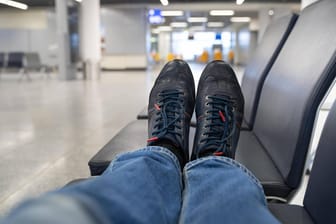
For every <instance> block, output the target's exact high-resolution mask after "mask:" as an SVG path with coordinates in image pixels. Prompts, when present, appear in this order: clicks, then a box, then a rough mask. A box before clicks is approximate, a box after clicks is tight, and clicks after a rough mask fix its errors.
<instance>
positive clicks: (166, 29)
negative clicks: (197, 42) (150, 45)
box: [158, 26, 172, 32]
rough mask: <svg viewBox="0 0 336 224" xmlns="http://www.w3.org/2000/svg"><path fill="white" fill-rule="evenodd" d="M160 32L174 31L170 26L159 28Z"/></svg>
mask: <svg viewBox="0 0 336 224" xmlns="http://www.w3.org/2000/svg"><path fill="white" fill-rule="evenodd" d="M158 30H159V31H160V32H161V31H167V32H168V31H172V28H171V27H170V26H159V27H158Z"/></svg>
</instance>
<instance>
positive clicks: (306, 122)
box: [89, 0, 336, 223]
mask: <svg viewBox="0 0 336 224" xmlns="http://www.w3.org/2000/svg"><path fill="white" fill-rule="evenodd" d="M335 11H336V2H335V1H333V0H323V1H319V2H316V3H314V4H312V5H311V6H309V7H307V8H305V9H304V10H303V11H302V12H301V13H300V15H299V16H297V15H290V16H287V17H283V18H280V19H278V20H276V21H274V22H273V23H272V24H270V26H269V27H268V29H267V31H266V33H265V35H264V37H263V40H262V42H261V43H260V44H259V46H258V49H257V50H256V54H255V55H254V57H253V59H252V60H251V61H250V63H249V64H248V66H247V67H246V71H245V74H244V77H243V82H242V90H243V93H244V96H245V101H246V106H245V117H244V123H245V124H244V130H242V131H241V134H240V139H239V143H238V148H237V153H236V159H237V160H238V161H239V162H241V163H242V164H244V165H245V166H246V167H247V168H249V169H250V170H251V171H252V172H253V173H254V174H255V176H257V177H258V179H259V180H260V181H261V183H262V185H263V188H264V190H265V194H266V196H267V197H268V198H273V199H274V198H276V199H278V201H282V202H288V200H289V199H291V198H292V196H293V194H294V193H295V192H296V191H297V189H298V188H299V186H300V183H301V181H302V177H303V173H304V167H305V161H306V157H307V154H308V149H309V145H310V138H311V135H312V131H313V126H314V120H315V117H316V114H317V111H318V107H319V105H320V103H321V101H322V100H323V97H324V96H325V94H326V93H327V91H328V89H329V88H330V86H331V85H332V84H333V82H334V79H335V76H336V38H335V36H336V26H335V24H334V21H335V20H336V14H335V13H334V12H335ZM335 114H336V105H334V106H333V107H332V109H331V111H330V115H329V118H328V120H327V122H326V126H325V128H324V132H323V134H322V137H321V140H320V144H319V147H318V150H317V154H316V157H315V164H314V166H313V168H312V172H311V177H310V181H309V184H308V188H307V191H306V194H305V199H304V206H303V207H299V206H291V205H288V204H276V203H271V204H270V209H271V211H272V212H273V213H274V214H275V215H276V216H277V217H278V218H279V219H280V220H281V221H283V222H284V223H336V216H335V215H334V214H333V211H336V193H335V190H334V189H336V181H335V175H334V174H335V170H336V166H335V165H334V164H336V163H335V161H336V151H335V150H334V149H335V147H334V145H335V143H336V140H335V138H333V136H334V133H335V131H336V115H335ZM194 132H195V130H194V129H193V128H191V132H190V141H192V140H193V135H194ZM130 137H131V139H132V141H130V140H129V139H130ZM146 137H147V121H146V120H136V121H133V122H131V123H130V124H128V125H127V126H126V127H125V128H123V129H122V130H121V131H120V132H119V133H118V134H117V135H116V136H114V137H113V138H112V139H111V140H110V141H109V142H108V143H107V144H106V145H105V146H104V147H103V148H102V149H101V150H100V151H99V152H98V153H97V154H96V155H95V156H94V157H93V158H92V159H91V160H90V161H89V167H90V170H91V174H92V175H100V174H101V173H102V172H104V170H105V169H106V168H107V166H108V165H109V163H110V162H111V161H112V160H113V158H114V157H115V155H116V154H118V153H120V152H126V151H129V150H133V149H137V148H140V147H143V146H144V145H145V139H146ZM191 145H192V144H191Z"/></svg>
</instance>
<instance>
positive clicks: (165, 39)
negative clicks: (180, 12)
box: [158, 32, 172, 61]
mask: <svg viewBox="0 0 336 224" xmlns="http://www.w3.org/2000/svg"><path fill="white" fill-rule="evenodd" d="M171 38H172V37H171V33H170V32H160V33H159V36H158V41H159V46H158V48H159V49H158V51H159V54H160V55H161V58H163V59H164V61H166V60H167V55H168V54H169V53H171V49H172V46H171V42H172V40H171Z"/></svg>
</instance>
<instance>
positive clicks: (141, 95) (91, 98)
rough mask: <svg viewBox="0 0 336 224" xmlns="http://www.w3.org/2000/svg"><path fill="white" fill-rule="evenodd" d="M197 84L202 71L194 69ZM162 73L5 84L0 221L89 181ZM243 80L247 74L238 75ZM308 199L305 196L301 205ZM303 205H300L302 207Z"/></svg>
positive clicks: (9, 78) (1, 84)
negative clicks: (97, 158)
mask: <svg viewBox="0 0 336 224" xmlns="http://www.w3.org/2000/svg"><path fill="white" fill-rule="evenodd" d="M191 68H192V71H193V73H194V76H195V81H196V82H197V81H198V79H199V76H200V74H201V71H202V69H203V65H197V64H194V65H192V66H191ZM160 69H161V66H153V67H152V68H150V69H148V71H123V72H120V71H119V72H102V74H101V79H100V80H96V81H90V80H82V79H81V76H80V75H79V79H78V80H75V81H67V82H66V81H59V80H58V79H57V77H56V76H55V74H54V75H53V77H52V78H51V79H48V78H47V77H44V76H43V74H32V75H31V77H32V79H33V80H32V81H31V82H30V81H27V80H25V79H23V80H22V81H21V82H18V79H19V75H17V74H3V75H2V76H1V79H0V102H1V103H0V157H1V162H0V215H1V214H5V213H7V212H8V210H9V209H10V208H12V207H13V206H14V205H15V204H17V202H18V201H21V200H22V199H24V198H29V197H34V196H37V195H40V194H41V193H43V192H46V191H48V190H52V189H55V188H60V187H62V186H64V185H65V184H66V183H67V182H69V181H71V180H73V179H76V178H82V177H87V176H89V169H88V165H87V162H88V160H89V159H90V158H91V157H92V156H93V155H94V154H95V153H96V152H97V151H98V150H99V149H100V148H101V147H102V146H104V144H105V143H107V142H108V140H110V139H111V137H113V135H115V134H116V133H117V132H118V131H119V130H120V129H121V128H122V127H123V126H125V125H126V124H127V123H128V122H129V121H131V120H133V119H135V118H136V115H137V113H138V112H139V111H140V110H141V109H143V107H144V106H145V105H146V104H147V98H148V93H149V90H150V88H151V86H152V84H153V81H154V79H155V77H156V76H157V74H158V72H159V70H160ZM235 70H236V73H237V74H238V76H239V78H240V79H241V78H242V74H243V69H242V68H235ZM299 198H301V199H302V192H301V196H300V197H299ZM299 200H300V199H299Z"/></svg>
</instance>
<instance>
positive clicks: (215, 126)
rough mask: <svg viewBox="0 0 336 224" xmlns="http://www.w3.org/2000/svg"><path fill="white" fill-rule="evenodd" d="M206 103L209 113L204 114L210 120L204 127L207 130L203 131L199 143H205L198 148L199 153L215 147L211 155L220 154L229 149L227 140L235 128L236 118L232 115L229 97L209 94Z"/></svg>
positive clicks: (232, 108)
mask: <svg viewBox="0 0 336 224" xmlns="http://www.w3.org/2000/svg"><path fill="white" fill-rule="evenodd" d="M208 98H209V102H208V104H209V105H211V109H210V110H209V111H208V113H209V114H210V115H209V116H206V119H207V120H211V122H210V124H208V125H206V126H205V128H209V131H207V132H205V133H203V135H204V136H205V137H203V138H202V139H201V141H200V143H203V142H205V144H204V145H203V146H202V147H201V148H200V150H199V153H198V155H199V154H201V153H202V151H208V150H209V149H215V151H214V152H213V155H216V156H222V155H224V154H225V153H227V152H228V150H230V143H229V142H228V141H227V140H228V139H229V138H230V137H231V136H232V135H233V133H234V132H235V130H236V119H235V116H234V112H233V111H234V107H233V102H232V101H231V100H230V99H229V98H223V97H219V96H209V97H208Z"/></svg>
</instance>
